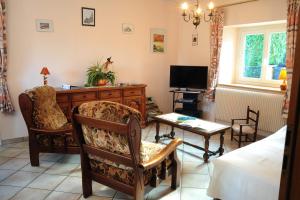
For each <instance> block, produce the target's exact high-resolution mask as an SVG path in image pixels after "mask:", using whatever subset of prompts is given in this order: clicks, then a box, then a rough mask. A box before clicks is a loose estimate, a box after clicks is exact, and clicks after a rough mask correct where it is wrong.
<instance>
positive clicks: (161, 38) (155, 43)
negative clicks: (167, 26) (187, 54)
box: [150, 29, 167, 53]
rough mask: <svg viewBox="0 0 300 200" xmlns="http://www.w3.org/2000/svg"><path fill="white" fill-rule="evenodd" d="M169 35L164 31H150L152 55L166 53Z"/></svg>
mask: <svg viewBox="0 0 300 200" xmlns="http://www.w3.org/2000/svg"><path fill="white" fill-rule="evenodd" d="M166 42H167V35H166V31H165V30H164V29H151V30H150V49H151V52H152V53H165V52H166V47H167V45H166V44H167V43H166Z"/></svg>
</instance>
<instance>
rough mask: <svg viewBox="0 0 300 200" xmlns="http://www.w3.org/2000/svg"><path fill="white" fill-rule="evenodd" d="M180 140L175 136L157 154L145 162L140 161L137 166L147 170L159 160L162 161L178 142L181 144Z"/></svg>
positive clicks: (174, 148) (174, 149)
mask: <svg viewBox="0 0 300 200" xmlns="http://www.w3.org/2000/svg"><path fill="white" fill-rule="evenodd" d="M182 142H183V141H182V140H181V139H179V138H176V139H174V140H172V142H170V144H168V145H167V146H166V147H165V148H164V149H163V150H162V151H161V152H159V154H157V155H156V156H155V157H154V158H152V159H151V160H149V161H148V162H147V163H140V165H139V167H140V168H142V169H144V170H147V169H151V168H152V167H154V166H156V165H158V164H159V163H160V162H162V161H163V160H164V159H166V157H167V156H168V155H170V154H171V153H172V152H173V151H176V147H177V146H178V145H180V144H182Z"/></svg>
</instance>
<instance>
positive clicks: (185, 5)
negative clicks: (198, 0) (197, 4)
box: [181, 2, 189, 10]
mask: <svg viewBox="0 0 300 200" xmlns="http://www.w3.org/2000/svg"><path fill="white" fill-rule="evenodd" d="M188 8H189V4H188V3H187V2H184V3H182V4H181V9H182V10H187V9H188Z"/></svg>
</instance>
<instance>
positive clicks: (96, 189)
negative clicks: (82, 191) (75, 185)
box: [93, 181, 117, 197]
mask: <svg viewBox="0 0 300 200" xmlns="http://www.w3.org/2000/svg"><path fill="white" fill-rule="evenodd" d="M116 192H117V191H116V190H114V189H112V188H110V187H107V186H105V185H102V184H100V183H97V182H95V181H93V195H95V196H99V197H113V196H114V195H115V194H116Z"/></svg>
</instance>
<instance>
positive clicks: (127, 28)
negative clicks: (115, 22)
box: [122, 23, 135, 34]
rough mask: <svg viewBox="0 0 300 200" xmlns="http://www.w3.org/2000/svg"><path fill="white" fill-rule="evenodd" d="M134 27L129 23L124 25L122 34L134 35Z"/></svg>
mask: <svg viewBox="0 0 300 200" xmlns="http://www.w3.org/2000/svg"><path fill="white" fill-rule="evenodd" d="M134 28H135V27H134V25H133V24H129V23H123V24H122V32H123V33H124V34H132V33H134Z"/></svg>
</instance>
